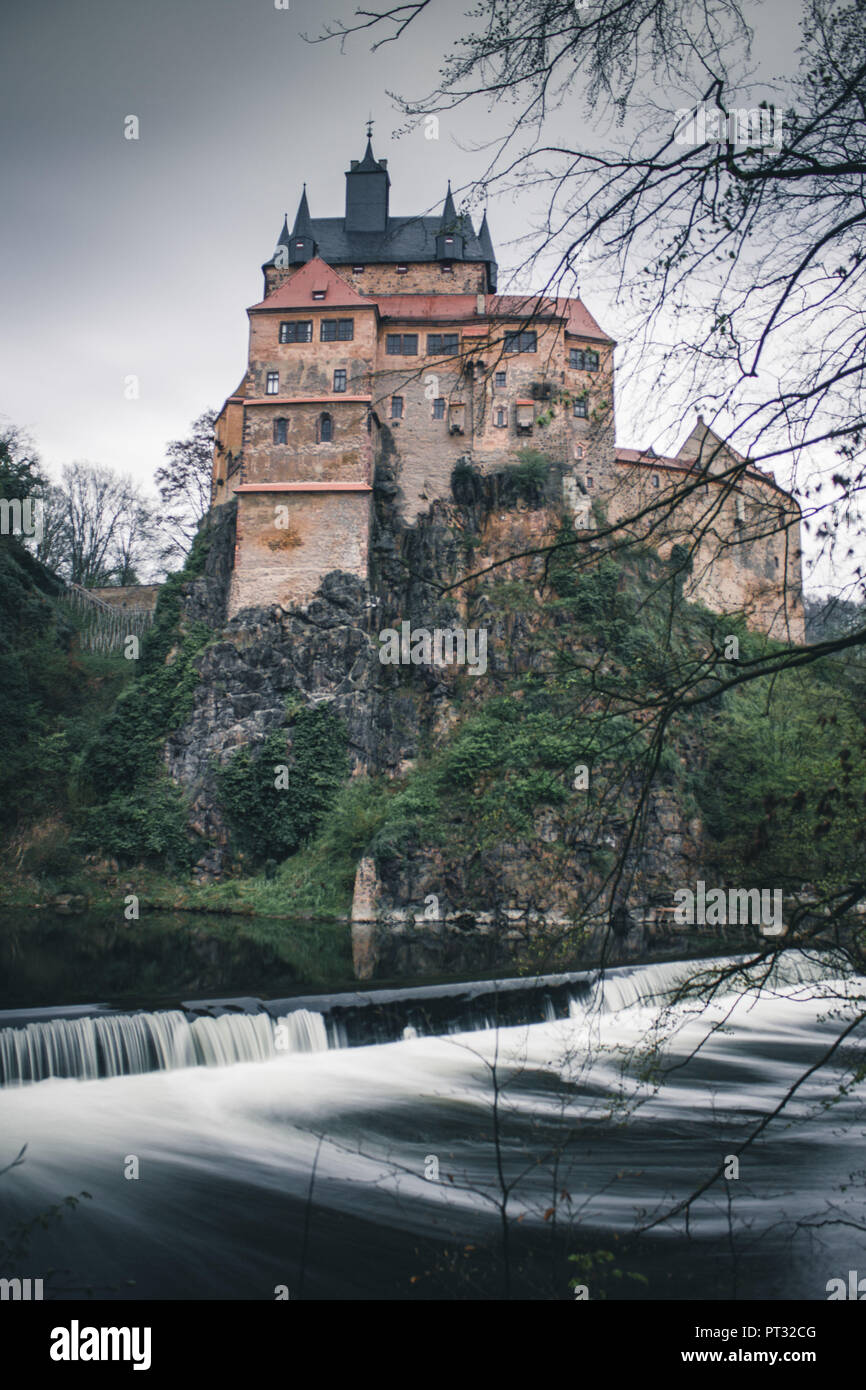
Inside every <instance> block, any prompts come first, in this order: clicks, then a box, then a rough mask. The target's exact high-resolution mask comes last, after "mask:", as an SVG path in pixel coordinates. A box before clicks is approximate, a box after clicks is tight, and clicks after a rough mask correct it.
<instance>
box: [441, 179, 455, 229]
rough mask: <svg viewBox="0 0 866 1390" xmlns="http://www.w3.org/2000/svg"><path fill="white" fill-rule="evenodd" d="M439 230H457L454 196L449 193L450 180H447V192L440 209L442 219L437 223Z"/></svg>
mask: <svg viewBox="0 0 866 1390" xmlns="http://www.w3.org/2000/svg"><path fill="white" fill-rule="evenodd" d="M439 230H440V232H454V231H458V230H459V228H458V226H457V209H456V208H455V206H454V198H453V196H452V194H451V180H450V179H449V180H448V192H447V194H446V196H445V206H444V208H443V209H442V221H441V222H440V224H439Z"/></svg>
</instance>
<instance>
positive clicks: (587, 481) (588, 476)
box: [586, 473, 592, 487]
mask: <svg viewBox="0 0 866 1390" xmlns="http://www.w3.org/2000/svg"><path fill="white" fill-rule="evenodd" d="M586 485H587V487H592V474H591V473H590V474H588V475H587V479H586Z"/></svg>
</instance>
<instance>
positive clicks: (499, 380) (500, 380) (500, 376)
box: [496, 372, 506, 391]
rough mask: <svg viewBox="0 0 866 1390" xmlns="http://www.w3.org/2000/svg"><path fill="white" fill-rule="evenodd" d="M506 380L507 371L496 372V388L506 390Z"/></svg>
mask: <svg viewBox="0 0 866 1390" xmlns="http://www.w3.org/2000/svg"><path fill="white" fill-rule="evenodd" d="M505 380H506V374H505V372H497V373H496V388H497V390H499V391H504V390H505Z"/></svg>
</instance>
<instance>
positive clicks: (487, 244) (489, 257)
mask: <svg viewBox="0 0 866 1390" xmlns="http://www.w3.org/2000/svg"><path fill="white" fill-rule="evenodd" d="M478 242H479V245H480V247H481V253H482V255H483V257H484V259H485V261H495V260H496V252H495V251H494V250H493V238H492V237H491V235H490V228H489V227H488V225H487V209H486V208H485V209H484V217H483V219H482V222H481V230H480V231H479V233H478Z"/></svg>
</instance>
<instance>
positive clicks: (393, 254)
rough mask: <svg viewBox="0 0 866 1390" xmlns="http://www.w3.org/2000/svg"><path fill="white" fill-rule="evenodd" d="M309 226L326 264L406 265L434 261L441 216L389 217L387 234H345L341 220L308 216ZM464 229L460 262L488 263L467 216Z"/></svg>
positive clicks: (319, 254) (488, 254) (343, 223)
mask: <svg viewBox="0 0 866 1390" xmlns="http://www.w3.org/2000/svg"><path fill="white" fill-rule="evenodd" d="M309 225H310V228H311V230H310V231H309V232H308V233H307V235H308V236H312V238H313V240H314V241H315V243H316V254H317V255H318V256H320V257H321V259H322V260H323V261H327V262H328V265H367V264H370V265H375V264H376V263H377V262H380V263H384V264H390V263H392V262H393V263H397V262H405V263H406V264H409V262H411V261H435V260H436V237H437V236H438V234H439V230H440V227H441V225H442V217H441V215H437V216H434V217H389V218H388V230H387V231H386V232H347V231H346V226H345V220H344V219H343V218H342V217H311V218H310V224H309ZM465 227H466V241H465V250H464V254H463V256H462V257H461V260H465V261H488V260H490V259H491V255H490V252H489V251H488V252H487V254H485V251H484V248H483V247H482V245H481V243H480V241H479V240H478V237H477V236H476V235H475V232H474V231H473V228H472V223H471V221H470V220H469V218H468V217H467V218H466V219H465ZM492 249H493V248H492V247H491V248H490V250H491V251H492Z"/></svg>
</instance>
